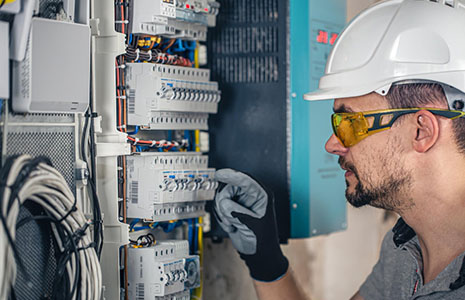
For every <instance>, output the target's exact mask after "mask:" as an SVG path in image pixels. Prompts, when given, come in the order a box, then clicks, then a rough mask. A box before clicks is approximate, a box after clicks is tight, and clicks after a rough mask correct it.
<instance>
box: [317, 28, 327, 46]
mask: <svg viewBox="0 0 465 300" xmlns="http://www.w3.org/2000/svg"><path fill="white" fill-rule="evenodd" d="M316 41H317V42H318V43H320V44H327V43H328V32H326V31H323V30H319V31H318V35H317V37H316Z"/></svg>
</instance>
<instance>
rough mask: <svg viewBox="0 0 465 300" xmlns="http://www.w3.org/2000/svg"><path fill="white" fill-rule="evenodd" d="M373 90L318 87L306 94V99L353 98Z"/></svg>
mask: <svg viewBox="0 0 465 300" xmlns="http://www.w3.org/2000/svg"><path fill="white" fill-rule="evenodd" d="M371 92H373V90H372V89H369V88H368V89H366V88H358V89H357V88H347V87H341V88H329V89H317V90H315V91H313V92H310V93H306V94H304V100H308V101H320V100H333V99H338V98H351V97H359V96H363V95H366V94H369V93H371Z"/></svg>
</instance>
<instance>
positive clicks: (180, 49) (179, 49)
mask: <svg viewBox="0 0 465 300" xmlns="http://www.w3.org/2000/svg"><path fill="white" fill-rule="evenodd" d="M174 45H175V46H174V49H173V51H174V52H184V51H186V48H184V46H183V43H182V41H181V40H180V39H177V40H176V42H175V43H174Z"/></svg>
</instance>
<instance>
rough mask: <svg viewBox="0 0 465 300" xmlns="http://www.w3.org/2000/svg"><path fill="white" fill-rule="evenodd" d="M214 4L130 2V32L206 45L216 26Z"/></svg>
mask: <svg viewBox="0 0 465 300" xmlns="http://www.w3.org/2000/svg"><path fill="white" fill-rule="evenodd" d="M218 10H219V3H217V2H215V1H206V0H202V1H186V0H184V1H176V0H138V1H132V2H131V11H132V18H131V32H132V33H134V34H150V35H163V36H167V37H171V38H182V39H191V40H199V41H205V40H206V38H207V27H213V26H215V25H216V15H217V14H218Z"/></svg>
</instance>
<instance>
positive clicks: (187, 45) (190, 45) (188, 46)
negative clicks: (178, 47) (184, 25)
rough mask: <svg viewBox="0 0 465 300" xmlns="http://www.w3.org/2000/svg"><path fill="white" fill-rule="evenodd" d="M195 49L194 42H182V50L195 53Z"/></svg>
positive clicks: (195, 43)
mask: <svg viewBox="0 0 465 300" xmlns="http://www.w3.org/2000/svg"><path fill="white" fill-rule="evenodd" d="M196 47H197V42H196V41H184V48H186V49H187V50H191V51H195V48H196Z"/></svg>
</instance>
